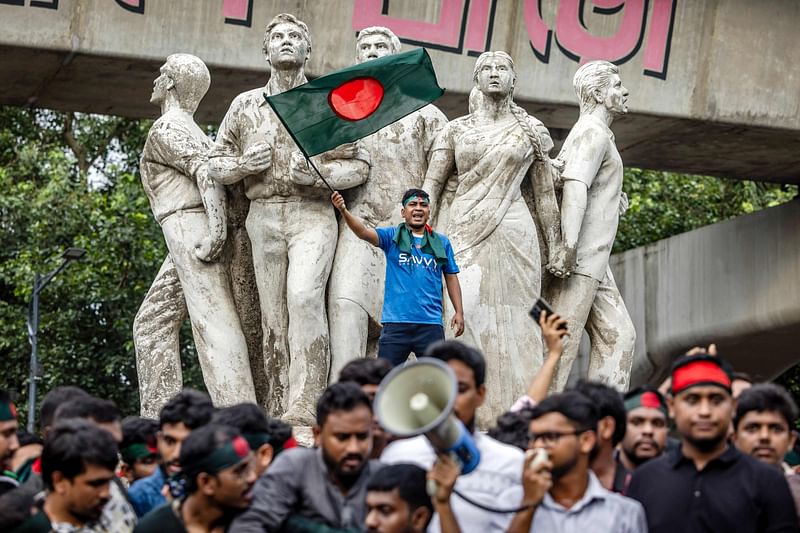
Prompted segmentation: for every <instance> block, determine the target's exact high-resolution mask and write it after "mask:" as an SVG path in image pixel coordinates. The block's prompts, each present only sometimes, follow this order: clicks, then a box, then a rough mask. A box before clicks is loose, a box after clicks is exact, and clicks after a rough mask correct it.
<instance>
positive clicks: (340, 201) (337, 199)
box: [331, 191, 347, 211]
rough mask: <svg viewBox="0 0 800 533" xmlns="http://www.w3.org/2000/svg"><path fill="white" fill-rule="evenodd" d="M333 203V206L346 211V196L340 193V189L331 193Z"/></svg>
mask: <svg viewBox="0 0 800 533" xmlns="http://www.w3.org/2000/svg"><path fill="white" fill-rule="evenodd" d="M331 203H332V204H333V207H335V208H336V209H338V210H339V211H345V210H346V209H347V206H346V205H345V204H344V197H342V195H341V194H339V191H333V194H331Z"/></svg>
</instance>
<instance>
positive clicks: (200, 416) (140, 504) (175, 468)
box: [128, 389, 214, 517]
mask: <svg viewBox="0 0 800 533" xmlns="http://www.w3.org/2000/svg"><path fill="white" fill-rule="evenodd" d="M213 414H214V406H213V405H212V404H211V399H210V398H209V397H208V396H207V395H205V394H203V393H201V392H197V391H195V390H191V389H185V390H183V391H181V392H179V393H178V394H176V395H175V396H173V397H172V399H170V401H168V402H167V404H166V405H165V406H164V407H163V408H162V409H161V415H160V417H159V430H158V435H157V438H156V443H157V446H158V453H159V455H160V456H161V463H160V464H159V467H158V468H157V469H156V470H155V471H154V472H153V473H152V474H151V475H150V476H149V477H146V478H143V479H140V480H139V481H137V482H136V483H134V484H133V485H132V486H131V488H130V490H129V491H128V495H129V496H130V500H131V504H133V509H134V510H135V511H136V515H137V516H139V517H142V516H144V515H145V514H147V513H148V512H150V511H152V510H153V509H155V508H156V507H158V506H160V505H163V504H164V503H166V502H167V500H166V498H165V496H164V485H165V484H166V482H167V479H168V478H169V476H171V475H174V474H177V473H178V472H180V469H181V467H180V460H179V458H180V453H181V443H182V442H183V441H184V440H186V437H188V436H189V434H191V432H192V431H193V430H195V429H197V428H199V427H202V426H204V425H206V424H208V422H209V421H210V420H211V416H212V415H213Z"/></svg>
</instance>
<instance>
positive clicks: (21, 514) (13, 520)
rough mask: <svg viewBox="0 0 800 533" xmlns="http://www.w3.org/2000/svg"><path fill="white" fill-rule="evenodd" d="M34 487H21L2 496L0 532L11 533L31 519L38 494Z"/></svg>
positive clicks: (0, 503) (0, 502)
mask: <svg viewBox="0 0 800 533" xmlns="http://www.w3.org/2000/svg"><path fill="white" fill-rule="evenodd" d="M37 492H38V491H37V490H36V489H35V488H33V487H25V486H23V487H19V488H17V489H13V490H10V491H8V492H6V493H5V494H3V495H2V496H0V531H11V530H12V529H14V528H16V527H19V526H21V525H22V524H24V523H25V521H27V520H29V519H30V518H31V508H32V507H33V505H34V500H35V496H36V493H37Z"/></svg>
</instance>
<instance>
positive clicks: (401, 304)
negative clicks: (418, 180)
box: [331, 189, 464, 365]
mask: <svg viewBox="0 0 800 533" xmlns="http://www.w3.org/2000/svg"><path fill="white" fill-rule="evenodd" d="M331 202H332V203H333V205H334V207H336V209H338V210H339V212H340V213H341V214H342V218H343V219H344V221H345V222H346V223H347V226H348V227H349V228H350V229H351V230H352V231H353V233H355V234H356V236H357V237H358V238H360V239H362V240H364V241H366V242H368V243H370V244H371V245H373V246H377V247H379V248H380V249H381V250H383V253H384V254H385V255H386V279H385V282H384V294H383V314H382V316H381V324H382V325H383V330H381V337H380V340H379V344H378V357H383V358H386V359H388V360H389V361H390V362H391V363H392V364H393V365H400V364H403V363H404V362H405V361H406V359H407V358H408V356H409V354H410V353H411V352H414V353H415V354H421V353H422V352H424V350H425V349H426V348H427V347H428V346H429V345H430V344H432V343H434V342H437V341H441V340H444V328H443V327H442V312H443V308H442V275H444V280H445V284H446V285H447V294H448V295H449V296H450V301H451V302H452V304H453V308H454V309H455V316H453V320H452V321H451V324H450V325H451V327H452V328H453V330H454V335H455V336H456V337H458V336H459V335H461V334H462V333H464V312H463V309H462V307H461V286H460V285H459V283H458V266H457V265H456V260H455V257H454V255H453V247H452V246H451V245H450V241H449V240H448V239H447V237H445V236H444V235H442V234H440V233H437V232H435V231H433V229H431V227H430V226H429V225H428V219H429V218H430V214H431V208H430V198H429V197H428V193H426V192H425V191H423V190H422V189H409V190H407V191H406V192H405V194H404V195H403V198H402V202H401V203H402V208H401V209H400V216H402V217H403V223H402V224H400V225H398V226H397V227H381V228H368V227H367V226H365V225H364V223H363V222H362V221H361V220H360V219H359V218H357V217H356V216H354V215H353V214H352V213H350V211H348V210H347V206H346V205H345V201H344V198H343V197H342V195H341V194H339V193H338V192H334V193H333V195H331Z"/></svg>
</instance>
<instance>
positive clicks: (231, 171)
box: [209, 14, 369, 425]
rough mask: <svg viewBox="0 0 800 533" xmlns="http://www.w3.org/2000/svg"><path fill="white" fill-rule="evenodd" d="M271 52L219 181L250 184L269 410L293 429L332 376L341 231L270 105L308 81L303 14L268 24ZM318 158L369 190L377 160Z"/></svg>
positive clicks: (237, 117)
mask: <svg viewBox="0 0 800 533" xmlns="http://www.w3.org/2000/svg"><path fill="white" fill-rule="evenodd" d="M263 50H264V55H265V57H266V60H267V62H268V63H269V65H270V69H271V75H270V79H269V82H268V83H267V85H266V87H263V88H258V89H254V90H251V91H248V92H245V93H242V94H240V95H239V96H237V97H236V98H235V99H234V101H233V103H232V104H231V107H230V109H229V110H228V113H227V114H226V115H225V118H224V119H223V121H222V124H221V125H220V129H219V135H218V137H217V144H218V146H217V147H216V148H215V150H214V151H213V152H212V154H211V156H210V159H209V176H211V177H212V178H213V179H215V180H216V181H218V182H220V183H223V184H226V185H229V184H233V183H236V182H238V181H241V180H244V186H245V193H246V195H247V198H248V199H249V200H250V209H249V213H248V215H247V222H246V228H247V233H248V236H249V237H250V241H251V243H252V250H253V266H254V270H255V277H256V285H257V287H258V296H259V301H260V305H261V322H262V329H263V357H264V364H265V366H266V370H267V375H268V376H269V392H268V399H267V401H268V405H270V406H273V405H274V406H276V407H275V409H276V410H281V411H282V412H283V417H282V418H283V419H284V421H286V422H290V423H294V424H300V425H310V424H311V423H313V420H314V414H313V406H314V402H315V400H316V398H317V397H318V396H319V395H320V393H321V392H322V390H323V389H324V388H325V385H326V384H327V377H328V362H329V358H330V356H329V344H328V320H327V315H326V311H325V287H326V285H327V282H328V276H329V274H330V270H331V264H332V262H333V254H334V251H335V249H336V236H337V224H336V219H335V217H334V213H333V211H332V210H331V208H330V206H329V205H328V203H327V196H328V194H329V193H328V192H326V190H325V189H324V188H322V186H323V181H322V180H318V179H315V176H313V175H311V176H310V175H309V172H308V168H307V166H306V163H305V161H304V160H303V159H302V157H299V154H297V153H295V151H296V150H297V145H296V144H295V142H294V140H293V136H292V135H291V133H290V132H287V130H286V129H285V128H284V127H283V126H282V125H281V122H280V121H279V120H277V117H276V116H275V114H274V112H273V111H272V110H271V109H270V106H269V105H267V102H266V101H265V98H264V97H265V95H277V94H280V93H284V92H286V91H289V90H290V89H292V88H294V87H297V86H299V85H301V84H304V83H305V82H306V81H307V80H306V77H305V73H304V67H305V63H306V61H307V60H308V58H309V55H310V53H311V38H310V36H309V32H308V27H307V26H306V24H305V23H303V22H302V21H300V20H298V19H297V18H296V17H294V16H293V15H289V14H280V15H277V16H276V17H275V18H274V19H272V21H271V22H270V23H269V24H268V25H267V28H266V32H265V35H264V46H263ZM337 144H341V143H337ZM334 146H336V145H334ZM311 155H314V154H311ZM315 159H316V163H317V166H318V167H319V168H320V169H321V174H322V176H323V177H324V178H326V180H327V182H330V183H333V184H334V185H335V186H336V187H337V188H348V187H353V186H355V185H359V184H361V183H363V182H364V180H365V179H366V177H367V173H368V171H369V162H368V156H367V155H366V154H365V153H361V152H360V151H359V150H358V149H357V148H356V147H355V146H352V145H350V146H346V147H342V148H340V149H337V150H334V151H332V152H328V153H326V154H323V155H322V156H321V157H320V158H315Z"/></svg>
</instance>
